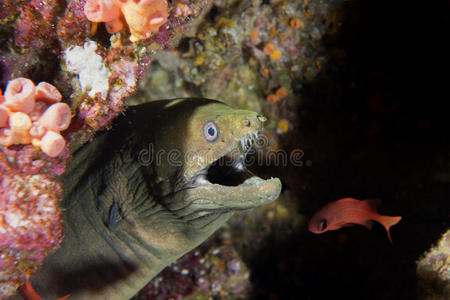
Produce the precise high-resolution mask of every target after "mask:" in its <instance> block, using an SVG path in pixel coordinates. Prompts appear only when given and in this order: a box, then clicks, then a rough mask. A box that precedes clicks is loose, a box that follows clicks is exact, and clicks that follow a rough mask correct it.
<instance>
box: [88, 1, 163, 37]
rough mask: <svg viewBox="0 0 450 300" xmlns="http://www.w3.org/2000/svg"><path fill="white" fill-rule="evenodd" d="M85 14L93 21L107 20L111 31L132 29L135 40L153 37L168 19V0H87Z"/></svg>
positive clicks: (107, 26)
mask: <svg viewBox="0 0 450 300" xmlns="http://www.w3.org/2000/svg"><path fill="white" fill-rule="evenodd" d="M84 14H85V15H86V17H87V18H88V20H89V21H91V22H105V23H106V29H107V30H108V32H109V33H116V32H118V31H120V30H121V29H122V28H123V27H124V25H125V24H124V22H125V23H126V24H127V25H128V28H129V29H130V33H131V37H130V40H131V41H133V42H135V41H138V40H143V39H147V38H149V37H151V35H152V33H153V32H157V31H158V30H159V27H160V26H161V25H162V24H164V22H166V21H167V18H168V4H167V1H166V0H141V1H139V0H87V2H86V5H85V7H84Z"/></svg>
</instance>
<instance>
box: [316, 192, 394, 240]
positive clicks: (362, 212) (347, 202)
mask: <svg viewBox="0 0 450 300" xmlns="http://www.w3.org/2000/svg"><path fill="white" fill-rule="evenodd" d="M379 202H380V201H379V200H378V199H368V200H358V199H353V198H343V199H340V200H337V201H334V202H331V203H328V204H327V205H325V206H324V207H322V208H321V209H320V210H319V211H318V212H316V213H315V214H314V216H313V217H312V218H311V220H309V223H308V229H309V231H311V232H312V233H317V234H319V233H323V232H325V231H328V230H337V229H339V228H341V227H344V226H352V225H355V224H359V225H363V226H365V227H367V228H369V229H371V228H372V223H371V221H372V220H373V221H377V222H378V223H380V224H381V225H383V226H384V228H386V232H387V235H388V238H389V241H390V242H391V244H392V238H391V234H390V233H389V228H390V227H391V226H393V225H395V224H397V223H398V222H400V220H401V219H402V217H389V216H382V215H380V214H378V212H377V209H376V207H377V205H378V204H379Z"/></svg>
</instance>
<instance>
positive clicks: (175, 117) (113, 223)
mask: <svg viewBox="0 0 450 300" xmlns="http://www.w3.org/2000/svg"><path fill="white" fill-rule="evenodd" d="M264 121H265V118H264V117H262V116H261V115H258V114H257V113H255V112H251V111H248V110H240V109H233V108H231V107H229V106H227V105H225V104H223V103H221V102H218V101H214V100H206V99H176V100H162V101H155V102H150V103H147V104H143V105H139V106H134V107H131V108H129V109H128V110H127V111H126V113H125V115H123V116H121V117H119V118H118V119H116V120H115V122H114V124H113V128H112V129H111V130H106V131H104V132H102V133H101V134H99V135H98V136H96V137H95V139H94V140H93V141H91V142H90V143H88V144H87V145H84V146H83V147H82V148H81V149H79V150H78V151H77V152H76V153H75V154H74V157H73V159H72V160H71V162H70V163H69V165H68V166H67V169H66V172H65V173H64V174H63V175H62V178H61V180H62V182H63V199H62V208H63V212H64V219H63V225H64V240H63V243H62V245H61V247H60V248H59V249H58V250H56V251H54V252H52V253H50V254H49V256H47V258H46V259H45V260H44V263H43V265H42V266H41V267H40V269H39V271H38V273H37V274H36V275H35V276H33V277H32V279H31V283H32V285H33V287H34V289H35V290H36V292H37V293H38V294H39V295H40V296H41V297H42V298H43V299H55V298H57V297H63V296H65V295H68V294H70V297H69V299H129V298H131V297H132V296H133V295H135V294H136V293H137V292H138V291H139V290H140V289H141V288H142V287H143V286H145V285H146V284H147V283H148V282H149V281H150V280H151V279H152V278H153V277H154V276H156V275H157V274H158V273H159V272H160V271H161V270H162V269H163V268H164V267H166V266H167V265H169V264H170V263H172V262H174V261H175V260H176V259H177V258H179V257H180V256H182V255H183V254H185V253H186V252H188V251H190V250H192V249H193V248H195V247H196V246H198V245H199V244H201V243H202V242H203V241H204V240H205V239H207V238H208V237H209V236H210V235H211V234H213V233H214V231H215V230H217V229H218V228H219V227H220V226H221V225H222V224H224V223H225V222H226V221H227V220H228V219H229V218H230V217H231V216H232V215H233V212H235V211H240V210H246V209H250V208H253V207H256V206H259V205H263V204H267V203H269V202H271V201H274V200H275V199H277V198H278V196H279V194H280V190H281V183H280V180H279V179H278V178H271V179H267V180H263V179H261V178H259V177H257V176H254V175H253V174H251V173H250V172H249V171H247V169H246V168H245V165H244V158H245V154H246V151H248V149H249V148H250V147H251V145H252V144H253V143H254V142H255V139H256V136H257V133H258V131H260V130H261V129H262V123H263V122H264Z"/></svg>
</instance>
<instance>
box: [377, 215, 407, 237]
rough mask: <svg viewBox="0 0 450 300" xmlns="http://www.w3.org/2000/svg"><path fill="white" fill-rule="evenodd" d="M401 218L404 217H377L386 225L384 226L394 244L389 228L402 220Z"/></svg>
mask: <svg viewBox="0 0 450 300" xmlns="http://www.w3.org/2000/svg"><path fill="white" fill-rule="evenodd" d="M401 219H402V217H390V216H378V217H377V221H378V222H379V223H381V224H382V225H383V226H384V228H386V232H387V236H388V239H389V242H391V244H393V242H392V238H391V233H390V232H389V229H390V228H391V226H394V225H395V224H397V223H398V222H400V220H401Z"/></svg>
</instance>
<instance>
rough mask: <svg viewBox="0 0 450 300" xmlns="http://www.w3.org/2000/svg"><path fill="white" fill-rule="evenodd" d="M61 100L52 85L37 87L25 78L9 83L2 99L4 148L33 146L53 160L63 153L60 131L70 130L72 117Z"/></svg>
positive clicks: (1, 142) (0, 120)
mask: <svg viewBox="0 0 450 300" xmlns="http://www.w3.org/2000/svg"><path fill="white" fill-rule="evenodd" d="M3 98H4V99H3ZM61 99H62V96H61V93H59V91H58V89H57V88H56V87H54V86H53V85H51V84H50V83H47V82H41V83H39V84H38V85H37V86H34V83H33V82H32V81H31V80H29V79H26V78H22V77H21V78H16V79H13V80H11V81H9V83H8V86H7V88H6V91H5V93H4V96H2V98H0V100H1V101H0V146H10V145H12V144H29V143H32V144H33V145H34V146H36V147H40V149H41V150H42V151H43V152H44V153H45V154H47V155H48V156H50V157H56V156H57V155H58V154H60V153H61V152H62V151H63V149H64V147H65V140H64V138H63V137H62V136H61V135H60V134H59V131H62V130H66V129H67V128H68V127H69V125H70V120H71V118H72V112H71V110H70V107H69V106H68V105H67V104H66V103H61V102H60V101H61Z"/></svg>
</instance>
